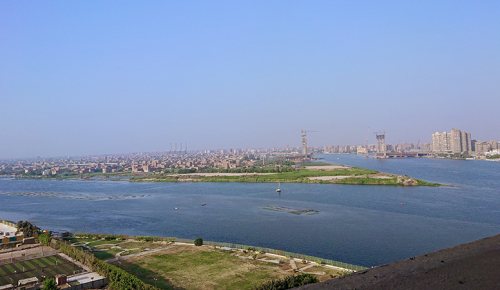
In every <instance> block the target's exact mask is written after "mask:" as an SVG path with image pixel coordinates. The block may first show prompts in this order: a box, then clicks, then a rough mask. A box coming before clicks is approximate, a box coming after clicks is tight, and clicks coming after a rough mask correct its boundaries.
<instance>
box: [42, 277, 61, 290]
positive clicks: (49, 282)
mask: <svg viewBox="0 0 500 290" xmlns="http://www.w3.org/2000/svg"><path fill="white" fill-rule="evenodd" d="M42 290H57V284H56V281H55V280H54V279H53V278H49V279H46V280H45V281H43V286H42Z"/></svg>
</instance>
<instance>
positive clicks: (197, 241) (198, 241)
mask: <svg viewBox="0 0 500 290" xmlns="http://www.w3.org/2000/svg"><path fill="white" fill-rule="evenodd" d="M194 245H195V246H198V247H199V246H203V239H202V238H197V239H196V240H194Z"/></svg>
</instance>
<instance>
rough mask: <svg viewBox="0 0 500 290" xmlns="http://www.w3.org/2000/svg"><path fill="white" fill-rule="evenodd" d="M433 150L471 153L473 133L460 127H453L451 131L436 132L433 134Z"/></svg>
mask: <svg viewBox="0 0 500 290" xmlns="http://www.w3.org/2000/svg"><path fill="white" fill-rule="evenodd" d="M432 152H435V153H471V152H472V140H471V135H470V133H468V132H465V131H461V130H459V129H451V131H450V132H435V133H434V134H432Z"/></svg>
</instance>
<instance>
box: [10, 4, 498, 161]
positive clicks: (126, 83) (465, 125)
mask: <svg viewBox="0 0 500 290" xmlns="http://www.w3.org/2000/svg"><path fill="white" fill-rule="evenodd" d="M499 108H500V1H487V0H484V1H460V0H453V1H333V0H332V1H293V0H290V1H285V0H283V1H269V0H266V1H0V158H18V157H35V156H66V155H82V154H102V153H124V152H141V151H142V152H148V151H166V150H169V149H170V144H172V143H184V144H187V146H188V149H214V148H250V147H282V146H287V145H288V146H299V145H300V130H301V129H308V130H315V131H318V132H315V133H311V134H310V136H309V140H310V144H311V145H312V146H322V145H329V144H365V143H366V142H368V143H375V136H374V132H375V131H380V130H384V131H385V132H386V135H387V142H388V143H399V142H415V143H416V142H421V143H424V142H430V139H431V134H432V133H433V132H434V131H445V130H450V129H451V128H459V129H463V130H466V131H469V132H471V133H472V137H473V139H479V140H490V139H500V118H499V113H498V112H499Z"/></svg>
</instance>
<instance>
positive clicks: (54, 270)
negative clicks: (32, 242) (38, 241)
mask: <svg viewBox="0 0 500 290" xmlns="http://www.w3.org/2000/svg"><path fill="white" fill-rule="evenodd" d="M81 270H82V269H81V268H79V267H78V266H77V265H75V264H73V263H71V262H69V261H67V260H66V259H63V258H61V257H59V256H57V255H55V256H48V257H43V258H37V259H32V260H27V261H21V262H14V263H10V264H5V265H0V285H5V284H13V285H17V281H18V280H21V279H25V278H31V277H38V279H41V278H42V277H43V276H46V277H54V276H55V275H57V274H65V275H69V274H74V273H75V272H80V271H81Z"/></svg>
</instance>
